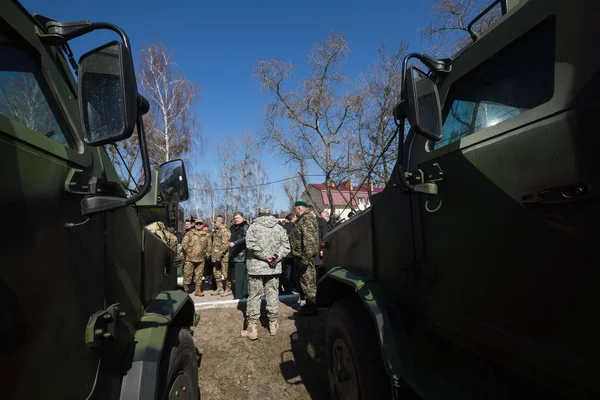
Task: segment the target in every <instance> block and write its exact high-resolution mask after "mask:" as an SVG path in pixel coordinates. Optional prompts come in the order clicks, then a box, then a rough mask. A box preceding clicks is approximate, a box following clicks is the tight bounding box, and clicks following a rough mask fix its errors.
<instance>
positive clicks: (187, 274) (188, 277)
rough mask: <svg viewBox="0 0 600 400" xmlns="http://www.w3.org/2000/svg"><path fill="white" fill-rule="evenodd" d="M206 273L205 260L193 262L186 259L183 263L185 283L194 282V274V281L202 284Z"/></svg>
mask: <svg viewBox="0 0 600 400" xmlns="http://www.w3.org/2000/svg"><path fill="white" fill-rule="evenodd" d="M203 274H204V261H199V262H192V261H186V262H185V264H184V265H183V284H184V285H191V284H192V275H194V283H195V284H196V285H202V276H203Z"/></svg>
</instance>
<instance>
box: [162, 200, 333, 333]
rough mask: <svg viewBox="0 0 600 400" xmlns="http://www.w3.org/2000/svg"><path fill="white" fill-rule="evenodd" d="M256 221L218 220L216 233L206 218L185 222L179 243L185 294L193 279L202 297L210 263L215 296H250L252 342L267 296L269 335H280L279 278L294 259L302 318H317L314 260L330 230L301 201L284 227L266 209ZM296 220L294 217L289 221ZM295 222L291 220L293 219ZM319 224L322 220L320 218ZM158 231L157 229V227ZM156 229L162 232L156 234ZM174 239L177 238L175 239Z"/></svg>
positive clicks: (239, 217) (240, 216)
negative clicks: (229, 222) (300, 297)
mask: <svg viewBox="0 0 600 400" xmlns="http://www.w3.org/2000/svg"><path fill="white" fill-rule="evenodd" d="M257 215H258V217H257V218H255V219H254V221H253V223H252V224H251V225H250V224H248V222H247V221H245V219H244V215H243V214H242V213H241V212H237V213H235V214H234V217H233V225H232V226H231V227H230V228H228V227H227V226H226V225H225V221H224V218H223V217H222V216H217V217H216V218H215V220H214V226H215V229H214V231H211V229H210V228H209V226H208V224H206V223H204V220H203V219H202V218H196V219H195V220H194V221H193V223H192V221H186V232H185V234H184V235H183V238H182V240H181V245H182V250H183V256H184V258H185V264H184V268H183V287H184V290H185V291H186V292H188V291H189V286H190V285H191V284H192V281H193V282H194V284H195V292H194V294H195V295H196V296H204V292H203V291H202V281H203V279H204V275H205V267H206V265H207V263H210V264H212V274H213V277H214V279H215V280H216V282H217V294H218V295H220V296H227V295H230V294H233V296H234V298H237V299H240V298H244V297H247V298H248V303H247V309H246V326H247V328H246V329H245V330H244V331H243V332H242V335H243V336H246V337H248V338H249V339H250V340H256V339H257V337H258V330H257V325H258V321H259V318H260V303H261V298H262V296H263V294H264V296H265V298H266V303H267V307H266V310H267V317H268V319H269V332H270V334H271V335H275V334H276V333H277V329H278V327H279V323H278V321H277V320H278V317H279V287H280V285H279V277H280V275H281V274H282V272H285V271H284V268H283V261H284V260H285V261H286V269H287V267H289V266H290V261H291V262H292V264H293V265H294V266H295V268H294V270H295V271H296V273H295V274H294V275H295V278H294V279H295V280H296V281H297V282H298V283H299V288H298V289H299V291H301V292H302V294H303V297H304V299H305V301H306V302H305V304H304V305H303V306H302V308H301V309H300V311H299V312H300V313H301V314H304V315H316V314H317V307H316V271H315V260H319V258H320V257H321V258H322V253H320V251H319V242H320V240H321V238H322V235H323V234H324V233H323V231H324V230H325V232H326V230H328V228H327V225H323V224H322V223H321V222H320V221H319V222H317V217H316V216H315V214H314V210H312V212H311V210H310V206H308V205H307V204H306V203H305V202H303V201H297V202H296V203H295V204H294V218H295V221H294V222H293V224H292V225H291V226H290V225H288V226H286V227H285V228H286V229H284V227H282V226H281V225H280V224H279V223H278V221H277V218H275V217H274V216H273V215H272V214H271V211H270V209H269V208H268V207H260V208H259V209H258V210H257ZM290 218H292V217H290ZM292 219H293V218H292ZM319 220H321V218H319ZM157 228H158V227H157ZM156 231H158V232H156ZM153 232H154V233H156V234H158V233H161V232H162V233H161V234H162V235H163V236H164V235H167V236H168V237H164V238H163V239H164V240H165V241H168V242H169V243H170V242H172V241H173V238H175V236H174V235H173V238H171V235H169V232H167V233H164V232H165V231H164V230H163V229H156V230H155V231H153ZM175 239H176V238H175Z"/></svg>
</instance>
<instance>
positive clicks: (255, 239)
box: [242, 207, 290, 340]
mask: <svg viewBox="0 0 600 400" xmlns="http://www.w3.org/2000/svg"><path fill="white" fill-rule="evenodd" d="M246 248H247V249H248V255H247V259H246V267H247V270H248V303H247V308H246V318H247V320H248V329H247V330H246V331H244V332H242V336H247V337H248V339H250V340H256V338H257V337H258V331H257V328H256V327H257V324H258V320H259V318H260V303H261V296H262V293H263V290H264V293H265V297H266V300H267V316H268V318H269V332H270V333H271V335H275V334H276V333H277V328H279V322H277V318H278V317H279V299H278V295H279V275H280V274H281V260H282V259H284V258H285V256H287V255H288V253H289V252H290V243H289V240H288V236H287V233H286V232H285V229H283V228H282V227H281V226H280V225H279V224H278V223H277V219H276V218H275V217H274V216H272V215H271V211H270V210H269V208H268V207H261V208H259V209H258V218H256V219H255V220H254V222H253V223H252V225H250V227H249V228H248V232H246Z"/></svg>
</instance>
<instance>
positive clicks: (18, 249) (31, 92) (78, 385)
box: [0, 2, 105, 399]
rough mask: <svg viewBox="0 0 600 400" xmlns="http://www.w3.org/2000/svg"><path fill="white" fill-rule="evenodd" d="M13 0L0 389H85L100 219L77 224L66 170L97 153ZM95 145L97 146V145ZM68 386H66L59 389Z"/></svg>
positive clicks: (2, 155)
mask: <svg viewBox="0 0 600 400" xmlns="http://www.w3.org/2000/svg"><path fill="white" fill-rule="evenodd" d="M35 28H36V23H35V21H34V20H33V19H32V18H31V16H30V15H29V14H27V13H26V11H25V10H24V9H22V7H21V6H20V5H19V4H18V3H16V2H2V8H1V10H0V165H1V178H0V196H1V198H2V205H3V207H2V208H3V212H2V215H3V216H4V219H3V221H2V226H3V231H4V234H3V239H2V241H0V247H1V249H0V310H1V312H0V341H1V345H0V371H1V374H2V377H3V379H2V383H3V394H2V396H3V397H4V398H10V399H21V398H65V397H68V398H78V399H83V398H86V397H87V396H88V395H89V394H90V392H91V389H92V387H93V385H94V381H95V379H96V373H97V371H98V367H99V353H98V349H91V348H89V347H88V346H86V344H85V342H84V334H85V328H86V324H87V321H88V318H89V317H90V315H92V314H93V313H94V312H96V311H99V310H102V309H104V308H105V304H104V275H103V263H104V225H105V223H104V218H103V217H102V216H97V217H94V218H92V219H91V220H89V221H88V222H87V223H85V224H83V225H81V226H77V227H73V228H71V229H66V228H65V224H66V223H80V222H83V220H84V218H83V217H82V216H81V214H80V210H81V208H80V201H81V196H78V195H74V194H71V193H68V192H67V191H66V190H65V189H66V187H67V186H68V185H67V186H66V184H65V182H66V181H67V176H68V174H69V172H70V171H71V170H72V169H73V168H76V169H81V170H87V171H93V170H94V168H98V165H97V164H98V163H97V162H96V163H95V162H94V160H97V156H95V155H93V154H92V153H91V150H90V148H89V147H87V146H84V144H83V143H82V141H81V140H80V139H79V137H78V135H77V134H76V131H77V130H78V129H79V126H80V123H79V117H78V115H79V114H78V109H77V102H76V101H75V98H76V86H75V83H74V81H73V79H72V77H71V76H70V73H69V71H68V69H65V67H66V63H65V62H64V60H63V59H62V58H61V56H60V55H59V54H58V53H57V52H56V51H55V50H54V49H51V48H50V47H48V46H45V45H44V44H42V43H41V42H40V40H39V38H38V36H37V34H36V31H35ZM95 151H96V150H95ZM67 388H68V389H67Z"/></svg>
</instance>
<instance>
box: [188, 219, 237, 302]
mask: <svg viewBox="0 0 600 400" xmlns="http://www.w3.org/2000/svg"><path fill="white" fill-rule="evenodd" d="M234 222H235V223H234V225H233V226H232V227H231V229H229V228H227V226H226V225H225V220H224V218H223V217H222V216H220V215H219V216H217V217H216V218H215V220H214V225H215V229H214V231H213V232H211V230H210V229H209V228H208V224H205V223H204V221H203V220H202V218H196V220H195V221H194V225H193V226H192V223H191V221H186V233H185V235H184V236H183V240H182V243H181V246H182V249H183V256H184V258H185V264H184V266H183V289H184V290H185V291H186V292H187V291H188V290H189V285H191V284H192V278H193V281H194V284H195V286H196V289H195V292H194V294H195V295H196V296H204V293H203V291H202V280H203V279H204V271H205V267H206V263H207V262H210V263H212V266H213V267H212V274H213V277H214V279H215V281H216V283H217V295H220V296H228V295H230V294H234V297H236V298H242V297H245V295H246V294H245V290H246V289H245V281H246V279H245V275H246V271H245V265H244V264H245V261H246V260H245V256H246V251H245V248H246V244H245V231H246V230H247V229H248V223H247V222H246V221H244V216H243V214H242V213H236V214H235V216H234ZM230 263H231V267H233V271H230ZM231 272H233V276H231ZM232 283H233V284H234V291H235V293H233V292H232Z"/></svg>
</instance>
